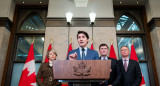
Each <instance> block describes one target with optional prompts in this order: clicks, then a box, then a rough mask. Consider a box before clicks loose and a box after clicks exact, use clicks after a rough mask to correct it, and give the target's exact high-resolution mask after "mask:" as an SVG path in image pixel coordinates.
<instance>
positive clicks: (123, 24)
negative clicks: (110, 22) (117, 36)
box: [116, 15, 140, 31]
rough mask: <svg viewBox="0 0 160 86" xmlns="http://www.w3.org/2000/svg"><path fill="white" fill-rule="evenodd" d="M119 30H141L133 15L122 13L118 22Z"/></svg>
mask: <svg viewBox="0 0 160 86" xmlns="http://www.w3.org/2000/svg"><path fill="white" fill-rule="evenodd" d="M116 28H117V31H139V30H140V29H139V27H138V25H137V23H136V21H135V20H133V19H132V18H131V17H129V16H126V15H122V16H121V17H120V18H119V21H118V23H117V26H116Z"/></svg>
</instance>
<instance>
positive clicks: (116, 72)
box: [100, 57, 122, 86]
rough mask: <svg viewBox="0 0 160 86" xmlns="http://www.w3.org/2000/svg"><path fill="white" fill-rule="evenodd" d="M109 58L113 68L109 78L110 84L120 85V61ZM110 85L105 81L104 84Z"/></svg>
mask: <svg viewBox="0 0 160 86" xmlns="http://www.w3.org/2000/svg"><path fill="white" fill-rule="evenodd" d="M100 59H101V57H100ZM108 60H111V70H112V71H111V73H110V78H109V80H108V85H112V86H118V85H119V83H120V79H121V75H122V74H121V71H120V67H119V64H118V61H117V60H116V59H113V58H108ZM108 85H107V83H104V84H103V85H102V86H108Z"/></svg>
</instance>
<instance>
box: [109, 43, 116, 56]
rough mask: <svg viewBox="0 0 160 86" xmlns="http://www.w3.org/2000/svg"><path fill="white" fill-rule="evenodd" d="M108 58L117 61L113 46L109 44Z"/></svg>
mask: <svg viewBox="0 0 160 86" xmlns="http://www.w3.org/2000/svg"><path fill="white" fill-rule="evenodd" d="M109 57H110V58H113V59H117V57H116V54H115V51H114V47H113V44H111V47H110V54H109Z"/></svg>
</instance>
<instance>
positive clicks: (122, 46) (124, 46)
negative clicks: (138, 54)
mask: <svg viewBox="0 0 160 86" xmlns="http://www.w3.org/2000/svg"><path fill="white" fill-rule="evenodd" d="M122 47H126V48H128V46H122ZM122 47H121V48H122ZM121 48H120V50H121ZM128 50H129V48H128Z"/></svg>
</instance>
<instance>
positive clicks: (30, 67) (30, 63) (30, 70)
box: [18, 43, 36, 86]
mask: <svg viewBox="0 0 160 86" xmlns="http://www.w3.org/2000/svg"><path fill="white" fill-rule="evenodd" d="M18 86H36V73H35V60H34V49H33V43H32V44H31V47H30V49H29V52H28V56H27V59H26V62H25V64H24V67H23V71H22V74H21V78H20V81H19V85H18Z"/></svg>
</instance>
